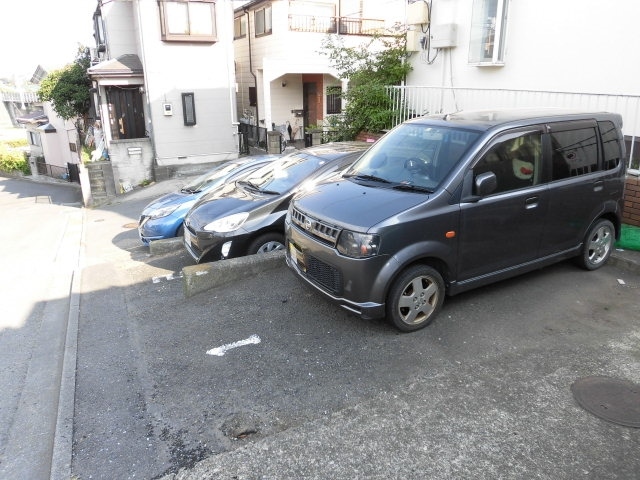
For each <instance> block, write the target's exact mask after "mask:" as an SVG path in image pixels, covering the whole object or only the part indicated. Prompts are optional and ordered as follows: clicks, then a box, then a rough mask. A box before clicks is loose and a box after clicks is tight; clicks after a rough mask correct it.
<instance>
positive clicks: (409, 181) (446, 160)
mask: <svg viewBox="0 0 640 480" xmlns="http://www.w3.org/2000/svg"><path fill="white" fill-rule="evenodd" d="M479 137H480V133H479V132H474V131H470V130H464V129H456V128H448V127H440V126H431V125H426V124H404V125H401V126H399V127H397V128H395V129H393V130H391V131H390V132H389V133H387V134H386V135H385V136H384V137H382V138H381V139H380V140H378V142H376V143H375V144H374V145H373V146H372V147H371V148H370V149H369V150H368V151H367V152H366V153H365V154H364V155H363V156H362V157H360V159H359V160H358V161H357V162H356V163H354V164H353V165H352V166H351V168H349V170H347V171H346V172H345V175H344V176H345V177H348V178H350V179H352V180H354V181H364V182H372V183H379V184H380V185H381V186H387V187H397V186H398V185H412V186H415V187H419V188H416V189H414V191H416V192H420V191H423V192H424V191H433V190H435V188H436V187H437V186H438V185H439V184H440V183H441V182H442V181H443V180H444V179H445V178H446V177H447V175H449V173H450V172H451V170H452V169H453V168H454V167H455V166H456V165H457V163H458V162H459V161H460V159H461V158H462V156H463V155H464V153H465V152H466V151H467V150H468V149H469V147H471V145H473V144H474V143H475V142H476V141H477V140H478V138H479Z"/></svg>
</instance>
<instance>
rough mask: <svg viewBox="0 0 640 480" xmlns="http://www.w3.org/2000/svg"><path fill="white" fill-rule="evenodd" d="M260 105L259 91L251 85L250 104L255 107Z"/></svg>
mask: <svg viewBox="0 0 640 480" xmlns="http://www.w3.org/2000/svg"><path fill="white" fill-rule="evenodd" d="M256 105H258V91H257V90H256V87H249V106H250V107H255V106H256Z"/></svg>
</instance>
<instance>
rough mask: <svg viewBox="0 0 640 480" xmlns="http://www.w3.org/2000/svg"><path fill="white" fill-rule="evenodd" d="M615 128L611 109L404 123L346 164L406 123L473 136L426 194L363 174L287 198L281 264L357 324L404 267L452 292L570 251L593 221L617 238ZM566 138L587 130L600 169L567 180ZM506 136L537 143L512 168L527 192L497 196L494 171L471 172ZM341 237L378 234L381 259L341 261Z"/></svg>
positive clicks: (619, 174)
mask: <svg viewBox="0 0 640 480" xmlns="http://www.w3.org/2000/svg"><path fill="white" fill-rule="evenodd" d="M621 124H622V120H621V117H620V116H619V115H617V114H606V113H588V114H587V113H575V112H555V111H554V112H549V111H545V110H543V111H523V110H516V111H496V112H468V113H465V112H461V113H459V114H453V115H447V116H444V117H443V116H428V117H422V118H419V119H414V120H411V121H409V122H406V123H405V124H404V125H400V126H398V127H396V128H395V129H394V130H392V131H391V132H389V133H388V134H387V135H386V136H385V137H383V138H382V139H381V140H379V142H380V143H381V145H380V146H379V148H378V149H377V150H376V146H374V147H372V149H370V150H369V151H368V152H367V154H365V155H364V156H363V157H362V158H361V159H360V160H359V161H358V162H356V164H355V165H354V166H353V167H352V168H356V167H357V166H358V164H360V163H363V162H364V163H366V162H367V160H368V159H365V157H367V156H374V155H376V154H379V153H380V152H384V151H385V145H386V144H393V138H387V137H393V136H394V135H395V136H396V137H398V136H400V135H401V133H399V131H398V129H402V128H405V129H406V128H412V129H414V130H415V129H421V128H422V129H425V131H426V130H428V129H431V130H433V131H437V132H439V133H438V135H441V136H442V138H444V136H446V135H447V134H445V135H444V136H443V134H442V132H452V134H455V135H466V137H467V138H468V139H470V140H469V142H468V144H466V145H465V148H466V150H465V151H464V152H463V153H461V154H459V157H456V158H457V160H455V161H453V162H450V163H452V164H451V165H449V166H448V167H447V168H446V169H445V171H444V172H443V173H442V174H441V175H440V176H439V177H438V179H437V180H436V181H434V183H433V187H432V188H431V187H429V188H426V187H425V186H428V185H429V184H428V183H424V184H423V185H422V187H421V188H423V189H424V190H423V191H420V190H418V189H415V190H412V189H410V188H408V187H410V186H411V183H413V182H405V181H401V180H399V181H397V182H395V181H391V182H386V183H385V182H376V181H375V179H374V180H367V179H366V176H363V175H361V176H356V177H354V178H343V179H341V180H340V181H334V182H331V183H324V184H320V185H317V186H316V188H315V189H314V190H313V191H311V192H305V193H302V194H299V195H297V196H296V197H294V199H293V200H292V202H291V205H290V208H289V212H288V214H287V218H286V221H285V235H286V242H287V263H288V265H289V266H290V267H291V268H292V270H293V271H294V272H296V273H297V275H298V276H300V277H301V278H303V279H304V280H306V281H307V282H308V283H309V284H310V285H312V286H313V287H315V288H316V289H317V290H318V291H320V292H322V293H323V294H324V295H326V296H327V297H329V298H330V299H332V300H333V301H335V302H336V303H338V304H339V305H341V306H342V307H344V308H346V309H348V310H349V311H351V312H353V313H355V314H357V315H359V316H361V317H363V318H378V317H383V316H385V302H386V301H387V296H388V294H389V289H390V286H391V285H392V283H393V281H394V279H395V278H397V277H398V276H399V275H400V274H401V273H402V272H403V271H405V270H406V269H407V268H409V267H410V266H412V265H416V264H424V265H429V266H430V267H433V268H435V269H436V270H437V271H438V272H439V273H440V275H441V276H442V278H443V279H444V284H445V286H446V293H447V294H448V295H454V294H457V293H460V292H463V291H465V290H468V289H471V288H475V287H479V286H482V285H486V284H489V283H492V282H495V281H498V280H502V279H505V278H509V277H512V276H514V275H518V274H522V273H525V272H528V271H531V270H534V269H537V268H540V267H544V266H546V265H549V264H552V263H555V262H558V261H561V260H564V259H567V258H570V257H575V256H578V255H580V252H581V250H582V248H583V243H584V241H585V235H586V233H587V232H588V231H589V229H590V227H591V226H592V225H594V222H596V221H598V220H599V219H607V220H609V221H611V223H612V224H613V225H614V226H615V230H616V237H617V236H618V235H619V232H620V224H621V210H622V193H623V189H624V172H625V162H624V142H623V139H622V134H621V131H620V130H621ZM604 130H607V132H605V131H604ZM565 131H569V133H570V135H569V137H570V138H573V137H571V135H573V136H576V135H577V134H575V133H573V132H595V133H594V134H593V136H594V138H593V139H592V140H593V142H595V146H594V145H592V144H591V143H590V142H591V140H588V141H587V140H584V141H583V142H584V147H580V148H582V149H584V150H585V151H586V150H587V149H589V151H590V152H592V153H593V152H596V151H597V166H594V165H595V164H593V165H590V166H588V168H587V167H580V172H579V173H575V174H574V173H571V174H569V173H566V174H565V173H558V172H557V170H558V168H559V165H561V164H562V163H563V161H564V162H565V163H569V162H570V161H572V162H573V164H572V166H580V165H578V163H577V161H578V160H577V158H578V157H579V156H580V155H581V154H582V150H580V149H578V150H576V149H575V148H574V149H573V150H569V149H566V148H565V149H564V150H562V149H560V147H558V145H556V143H557V141H556V138H562V135H563V133H562V132H565ZM556 132H557V133H556ZM605 133H606V135H608V136H607V139H608V141H607V142H605V141H603V135H604V134H605ZM452 136H453V135H452ZM565 136H566V135H565ZM512 137H513V138H516V139H518V140H520V139H521V138H524V139H525V140H521V141H520V143H521V144H522V143H525V141H529V139H530V138H533V139H535V140H536V141H537V142H538V144H537V148H538V151H537V153H536V159H537V160H536V162H537V163H536V170H535V173H532V172H531V169H528V168H526V167H521V169H520V171H519V172H518V173H519V174H520V176H523V177H525V178H527V179H528V180H527V181H528V182H530V183H531V185H527V186H524V187H515V188H511V187H509V188H510V189H507V190H505V191H500V192H496V191H495V190H493V189H492V188H491V187H492V186H493V187H495V179H496V175H495V174H494V172H488V173H486V174H477V173H478V172H477V169H479V166H480V165H481V164H484V163H482V162H487V163H488V160H487V157H488V156H489V152H490V151H492V149H493V148H494V146H496V145H501V144H506V143H507V140H509V139H511V138H512ZM385 141H386V144H385V143H384V142H385ZM390 148H391V147H389V148H388V149H387V150H389V149H390ZM612 152H613V153H612ZM440 154H444V152H443V151H440ZM456 155H458V154H456ZM563 155H564V157H566V158H564V157H563ZM435 159H436V156H433V157H432V158H431V159H430V162H427V163H435ZM516 161H517V160H513V161H512V164H513V165H514V175H515V172H516V167H515V165H516V163H515V162H516ZM372 163H373V160H371V161H370V164H372ZM489 165H491V164H490V163H489ZM431 167H433V165H431ZM436 168H437V165H436ZM522 172H525V173H522ZM347 173H348V172H347ZM367 173H371V172H370V171H369V172H367ZM534 175H535V179H534V178H532V177H533V176H534ZM562 175H567V176H566V177H565V178H560V177H561V176H562ZM433 176H434V177H437V175H433ZM372 178H374V177H372ZM389 178H390V177H389ZM483 182H484V184H483ZM492 182H493V185H491V184H492ZM345 232H359V233H362V234H371V235H374V236H375V238H376V239H377V240H378V243H379V245H375V247H376V248H377V253H376V254H375V255H372V256H369V257H367V258H353V257H350V256H347V255H343V254H342V253H340V252H339V251H338V249H337V248H336V245H337V244H338V241H339V240H340V236H341V235H343V234H345Z"/></svg>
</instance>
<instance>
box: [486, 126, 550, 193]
mask: <svg viewBox="0 0 640 480" xmlns="http://www.w3.org/2000/svg"><path fill="white" fill-rule="evenodd" d="M541 139H542V137H541V133H540V132H519V133H510V134H508V135H504V136H502V137H500V138H499V139H497V140H496V141H495V142H494V143H493V145H492V146H491V148H489V150H488V151H487V153H485V154H484V155H483V156H482V157H481V158H480V160H479V161H478V163H477V164H476V166H475V167H474V169H473V175H474V177H475V176H477V175H480V174H481V173H486V172H493V173H494V174H495V175H496V180H497V188H496V190H495V191H494V193H502V192H507V191H509V190H515V189H518V188H524V187H530V186H532V185H537V184H538V183H539V182H540V175H541V171H542V140H541Z"/></svg>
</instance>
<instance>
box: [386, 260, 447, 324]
mask: <svg viewBox="0 0 640 480" xmlns="http://www.w3.org/2000/svg"><path fill="white" fill-rule="evenodd" d="M443 302H444V281H443V280H442V276H441V275H440V273H439V272H438V271H437V270H436V269H435V268H431V267H429V266H426V265H414V266H413V267H409V268H408V269H407V270H405V271H404V272H402V274H401V275H400V276H399V277H398V278H397V279H396V280H395V282H394V283H393V285H392V286H391V289H390V290H389V296H388V298H387V318H388V319H389V320H391V322H393V324H394V325H395V326H396V328H398V329H399V330H402V331H403V332H412V331H414V330H419V329H420V328H423V327H426V326H427V325H429V324H430V323H431V322H432V321H433V319H434V318H435V317H436V316H437V315H438V312H439V311H440V308H441V307H442V303H443Z"/></svg>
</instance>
